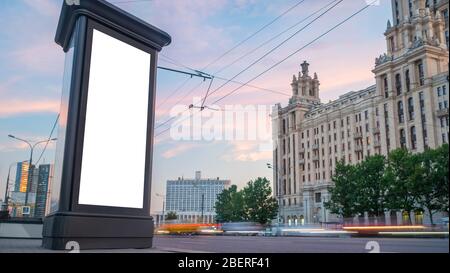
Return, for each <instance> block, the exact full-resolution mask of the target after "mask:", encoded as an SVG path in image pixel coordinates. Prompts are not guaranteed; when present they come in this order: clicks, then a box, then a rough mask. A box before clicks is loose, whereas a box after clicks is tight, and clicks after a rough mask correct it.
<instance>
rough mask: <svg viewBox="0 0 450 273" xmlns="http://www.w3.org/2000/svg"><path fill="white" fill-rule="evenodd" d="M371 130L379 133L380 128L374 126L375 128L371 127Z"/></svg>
mask: <svg viewBox="0 0 450 273" xmlns="http://www.w3.org/2000/svg"><path fill="white" fill-rule="evenodd" d="M372 132H373V133H374V134H379V133H380V128H379V127H375V128H373V129H372Z"/></svg>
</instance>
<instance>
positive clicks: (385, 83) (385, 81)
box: [383, 75, 389, 98]
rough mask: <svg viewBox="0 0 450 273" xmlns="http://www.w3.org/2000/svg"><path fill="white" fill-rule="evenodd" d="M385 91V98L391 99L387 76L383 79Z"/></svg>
mask: <svg viewBox="0 0 450 273" xmlns="http://www.w3.org/2000/svg"><path fill="white" fill-rule="evenodd" d="M383 91H384V97H385V98H387V97H389V90H388V78H387V76H386V75H385V76H384V77H383Z"/></svg>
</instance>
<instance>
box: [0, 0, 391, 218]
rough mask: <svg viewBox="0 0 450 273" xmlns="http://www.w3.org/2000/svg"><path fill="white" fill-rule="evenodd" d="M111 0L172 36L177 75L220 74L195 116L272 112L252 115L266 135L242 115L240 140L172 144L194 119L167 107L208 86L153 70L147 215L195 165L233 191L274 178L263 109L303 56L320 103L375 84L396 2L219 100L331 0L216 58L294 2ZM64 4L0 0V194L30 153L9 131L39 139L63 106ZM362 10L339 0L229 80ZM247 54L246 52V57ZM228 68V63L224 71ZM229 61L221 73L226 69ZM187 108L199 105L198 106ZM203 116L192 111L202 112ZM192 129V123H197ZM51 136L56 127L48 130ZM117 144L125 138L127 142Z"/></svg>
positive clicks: (163, 61)
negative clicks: (59, 30) (59, 40)
mask: <svg viewBox="0 0 450 273" xmlns="http://www.w3.org/2000/svg"><path fill="white" fill-rule="evenodd" d="M110 2H111V3H113V4H115V5H117V6H118V7H120V8H122V9H124V10H126V11H127V12H129V13H131V14H133V15H135V16H137V17H139V18H141V19H143V20H145V21H146V22H148V23H150V24H152V25H155V26H156V27H158V28H160V29H162V30H164V31H166V32H167V33H169V34H170V35H171V37H172V43H171V44H170V45H169V46H167V47H165V48H163V50H162V52H161V55H160V58H159V63H158V65H160V66H165V67H170V68H175V69H179V70H184V71H189V70H188V69H189V68H193V69H197V70H201V71H204V72H205V73H209V74H213V75H215V76H216V77H215V78H214V80H213V82H212V83H211V88H210V91H214V92H210V96H208V98H207V100H206V101H205V105H206V106H208V107H210V108H211V109H216V110H209V111H202V112H201V113H200V114H201V115H202V117H203V118H204V119H203V120H204V121H207V120H208V118H209V119H210V122H211V121H214V119H213V118H214V116H215V118H219V119H220V118H223V117H224V116H225V113H227V112H226V111H217V109H225V108H224V107H225V106H227V107H231V108H230V109H236V107H237V106H242V107H254V108H257V107H258V106H259V107H260V108H258V109H263V108H264V109H266V110H267V112H262V111H260V112H258V113H262V117H264V116H265V118H261V119H262V122H263V123H264V124H265V125H267V128H265V130H262V131H264V132H262V133H259V131H258V134H257V138H256V139H251V138H249V137H248V134H249V132H253V130H254V127H252V125H254V124H255V122H261V119H259V116H258V117H252V118H248V121H247V123H246V126H245V127H243V128H240V129H236V134H238V131H239V130H241V131H239V132H240V133H244V134H245V136H246V137H244V138H242V139H236V138H234V139H220V138H217V137H216V138H212V139H208V138H201V139H199V140H193V139H188V140H179V139H176V137H175V136H174V131H172V130H170V126H171V125H174V126H175V127H179V128H186V127H180V126H182V125H186V122H188V121H189V120H185V121H184V122H183V121H180V122H177V121H176V120H175V119H174V120H170V121H169V122H166V121H167V120H169V119H170V118H171V117H172V116H171V114H172V115H174V114H177V113H178V112H180V111H185V113H184V114H186V113H189V110H185V109H187V108H188V106H189V105H190V104H193V105H195V106H199V105H200V104H201V101H200V102H199V100H201V98H202V97H203V96H204V95H205V94H206V92H207V90H208V86H209V84H210V81H209V80H206V81H203V79H200V78H197V77H193V78H190V77H189V76H186V75H183V74H180V73H173V72H170V71H164V70H158V72H157V73H158V74H157V89H156V126H157V128H156V129H155V135H156V136H155V139H154V142H155V146H154V155H153V168H152V173H153V174H152V211H159V210H161V207H162V199H161V197H157V196H156V195H155V194H156V193H160V194H164V193H165V181H166V180H168V179H176V178H178V177H185V178H191V177H194V174H195V171H197V170H198V171H201V172H202V176H203V177H211V178H216V177H220V178H222V179H229V180H231V182H232V184H236V185H238V187H239V188H241V187H243V186H245V184H246V183H247V182H248V181H249V180H252V179H255V178H257V177H267V178H269V179H270V180H272V170H271V169H268V168H267V165H266V163H272V151H271V144H270V135H271V131H270V116H269V114H270V113H269V112H268V110H269V109H270V107H271V106H272V105H274V104H276V103H281V104H282V105H286V104H287V103H288V100H289V97H290V94H291V86H290V83H291V81H292V76H293V75H298V72H299V70H300V64H301V63H302V62H303V61H304V60H307V61H308V63H309V64H310V67H309V68H310V73H311V74H312V73H314V72H316V73H317V75H318V78H319V81H320V98H321V101H322V102H324V103H325V102H328V101H330V100H333V99H336V98H338V97H339V96H340V95H342V94H344V93H347V92H350V91H356V90H360V89H364V88H366V87H368V86H370V85H372V84H374V82H375V80H374V76H373V74H372V72H371V70H372V69H373V67H374V60H375V57H377V56H379V55H380V54H382V53H384V52H385V48H386V46H385V39H384V36H383V32H384V31H385V29H386V23H387V20H388V19H390V18H391V7H390V2H391V1H389V0H380V1H379V2H376V4H375V5H372V6H370V7H369V8H368V9H366V10H364V11H363V12H362V13H361V14H359V15H357V16H355V17H354V18H352V19H351V20H349V21H348V22H346V23H345V24H343V25H342V26H340V27H339V28H337V29H336V30H334V31H332V32H330V33H329V34H328V35H326V36H324V37H322V38H321V39H319V40H318V41H316V42H314V43H313V44H311V45H309V46H307V47H305V48H304V49H302V50H300V51H299V52H298V53H297V54H295V55H293V56H292V57H291V58H289V59H287V60H286V61H285V62H283V63H281V64H280V65H278V66H276V67H275V68H274V69H272V70H270V71H268V72H267V73H265V74H264V75H262V76H261V77H259V78H257V79H255V80H254V81H251V82H250V83H249V84H251V85H253V86H257V87H260V88H264V89H270V90H272V91H276V92H268V91H263V90H260V89H256V88H253V87H250V86H244V87H242V88H240V89H238V90H236V91H235V92H234V93H232V94H231V95H229V96H227V97H225V98H223V99H222V100H220V101H218V102H217V103H214V102H215V101H216V100H218V99H220V98H221V97H222V96H224V95H225V94H227V93H228V92H231V91H233V90H234V89H236V88H237V87H239V86H240V85H239V84H237V83H233V82H231V83H228V84H226V85H224V86H223V87H221V88H220V89H218V88H219V87H220V86H221V85H223V84H224V83H225V81H224V80H222V79H231V78H233V77H234V76H235V75H237V74H238V73H239V72H240V71H242V70H243V69H244V68H246V67H247V66H248V65H249V64H251V63H252V62H254V61H255V60H257V59H259V58H260V57H261V56H263V55H264V54H265V53H266V52H268V51H269V50H270V49H272V48H274V47H275V46H277V45H278V44H279V43H280V42H281V41H283V40H284V39H286V38H288V37H289V36H291V35H292V34H293V33H294V32H296V31H297V30H299V29H300V28H302V27H305V26H306V24H308V22H310V21H311V20H312V18H314V17H310V19H309V20H307V21H305V22H303V23H301V24H299V25H298V26H296V27H294V28H292V29H290V30H289V31H286V32H285V33H284V34H282V35H280V36H279V37H278V38H276V39H274V40H273V41H271V42H269V43H267V44H265V45H264V46H262V47H261V48H259V49H257V50H255V48H257V47H258V46H259V45H261V44H262V43H264V42H265V41H267V40H268V39H270V38H272V37H274V36H275V35H277V34H279V33H280V32H282V31H284V30H286V29H287V28H289V27H290V26H292V25H294V24H296V23H298V22H299V21H301V20H304V19H305V18H306V17H308V16H309V15H311V13H313V12H315V11H317V10H318V9H320V8H322V7H323V6H325V5H326V4H329V3H330V2H332V0H304V1H303V2H302V3H301V4H299V5H298V6H297V7H295V8H294V9H292V10H291V11H289V12H287V13H286V14H285V15H284V16H282V17H280V18H279V19H278V20H277V21H276V22H275V23H273V24H271V25H270V26H268V27H267V28H265V29H264V30H262V31H261V32H259V33H258V34H257V35H255V36H254V37H252V38H251V39H248V41H246V42H245V43H242V44H241V45H240V46H238V47H236V48H235V49H234V50H232V51H230V52H229V53H228V54H226V55H225V56H224V57H223V58H221V59H219V60H218V61H216V62H215V63H213V64H210V63H211V62H213V61H214V60H217V58H218V57H219V56H221V55H223V53H224V52H227V51H228V50H229V49H231V48H233V47H234V46H235V45H236V44H238V43H239V42H241V41H243V40H244V39H245V38H247V37H249V36H250V35H251V34H252V33H255V31H257V30H258V29H260V28H261V27H262V26H264V25H266V24H267V23H269V22H271V21H272V20H274V19H275V18H277V16H279V15H280V14H282V13H283V12H285V11H286V10H288V9H289V8H290V7H292V6H294V4H295V3H297V2H299V0H283V1H281V0H280V1H270V0H259V1H256V0H209V1H207V0H149V1H123V0H110ZM369 2H370V1H369ZM61 3H62V1H59V0H1V1H0V25H1V26H2V28H1V30H0V199H3V196H4V189H5V182H6V177H7V174H8V167H9V166H10V164H12V163H14V162H18V161H23V160H27V159H28V158H29V149H28V148H27V146H26V145H24V144H23V143H21V142H18V141H15V140H13V139H11V138H8V137H7V135H8V134H13V135H16V136H18V137H22V138H25V139H28V140H31V141H38V140H43V139H46V138H48V137H49V134H50V131H51V129H52V126H53V123H54V122H55V118H56V116H57V113H58V111H59V106H60V97H61V87H62V78H63V68H64V52H63V51H62V49H61V48H60V47H59V46H58V45H57V44H56V43H55V42H54V35H55V31H56V26H57V22H58V18H59V12H60V8H61ZM365 5H366V1H364V0H344V1H343V2H342V3H340V4H339V5H337V6H336V7H334V8H333V9H331V10H330V11H329V12H327V13H326V14H325V15H324V16H322V17H320V18H319V19H318V20H317V21H315V22H313V23H311V24H310V25H309V26H307V27H305V28H304V30H302V31H301V32H299V33H298V34H297V35H295V36H293V38H292V39H290V40H288V41H287V42H286V43H285V44H283V45H282V46H280V47H279V48H277V49H276V50H275V51H273V52H272V53H271V54H269V55H267V56H266V57H265V58H263V59H261V61H259V62H257V63H256V64H255V65H253V66H251V68H250V69H248V70H247V71H245V72H244V73H242V74H240V75H239V76H237V77H235V78H234V81H238V82H247V81H248V80H250V79H252V78H253V77H254V76H256V75H258V74H259V73H260V72H262V71H264V70H266V69H267V68H269V67H270V66H272V65H273V64H274V63H277V62H278V61H279V60H282V59H283V58H285V57H286V56H288V55H289V54H291V53H292V52H294V51H296V50H298V49H299V48H302V47H304V46H305V45H307V44H308V43H309V42H310V41H312V40H313V39H315V38H316V37H318V36H319V35H321V34H322V33H324V32H325V31H327V30H328V29H330V28H331V27H333V26H334V25H335V24H337V23H338V22H340V21H341V20H343V19H345V18H346V17H348V16H349V15H351V14H352V13H354V12H355V11H357V10H359V9H360V8H362V7H363V6H365ZM323 10H325V9H323ZM318 14H319V13H318ZM316 16H317V15H316ZM246 53H249V54H247V55H246V56H245V57H242V56H243V55H244V54H246ZM236 60H237V61H236ZM230 63H233V64H232V65H230V66H227V65H228V64H230ZM224 67H227V68H226V69H223V68H224ZM220 70H223V71H220ZM217 71H220V72H217ZM220 78H222V79H220ZM196 87H197V88H196ZM281 93H285V95H283V94H281ZM191 111H194V112H195V109H193V110H191ZM194 112H193V113H194ZM197 112H198V111H197ZM200 114H195V115H193V116H200ZM221 115H222V116H221ZM257 119H258V120H257ZM165 122H166V123H165ZM219 123H220V122H219ZM215 124H217V123H215ZM178 125H180V126H178ZM197 125H198V124H197ZM197 127H198V126H197ZM235 127H236V126H234V125H233V120H228V121H227V120H226V119H225V121H224V122H222V125H221V129H222V130H230V129H233V128H235ZM263 127H264V126H263ZM193 128H196V125H195V123H194V125H193ZM258 128H259V127H258ZM219 130H220V129H219ZM56 134H57V132H56V130H55V132H54V135H53V137H55V136H56ZM120 145H127V143H121V144H120ZM42 147H43V145H42V146H39V147H38V148H37V149H36V151H35V157H34V158H33V160H34V161H35V160H37V158H38V157H39V155H40V154H41V152H42ZM54 153H55V144H54V143H51V144H50V145H49V146H48V147H47V149H46V150H45V152H44V153H43V156H42V159H41V161H40V163H53V161H54ZM120 160H133V159H132V158H120V159H114V162H112V166H115V165H120V164H121V163H120ZM131 171H133V170H130V172H131ZM14 173H15V169H14V168H13V170H12V173H11V174H12V175H13V177H14Z"/></svg>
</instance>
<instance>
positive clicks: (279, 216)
mask: <svg viewBox="0 0 450 273" xmlns="http://www.w3.org/2000/svg"><path fill="white" fill-rule="evenodd" d="M266 165H267V168H269V169H273V170H275V171H276V172H277V189H276V191H277V192H276V195H277V199H278V216H277V224H279V223H280V218H281V193H280V191H281V178H280V177H281V176H282V175H281V173H280V170H279V169H278V168H276V169H275V168H274V167H273V166H272V164H270V163H267V164H266Z"/></svg>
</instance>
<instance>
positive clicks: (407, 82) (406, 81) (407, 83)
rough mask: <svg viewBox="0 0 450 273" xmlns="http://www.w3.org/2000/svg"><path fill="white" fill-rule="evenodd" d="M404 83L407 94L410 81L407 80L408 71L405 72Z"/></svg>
mask: <svg viewBox="0 0 450 273" xmlns="http://www.w3.org/2000/svg"><path fill="white" fill-rule="evenodd" d="M405 83H406V92H409V90H410V85H411V79H410V78H409V69H407V70H406V71H405Z"/></svg>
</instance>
